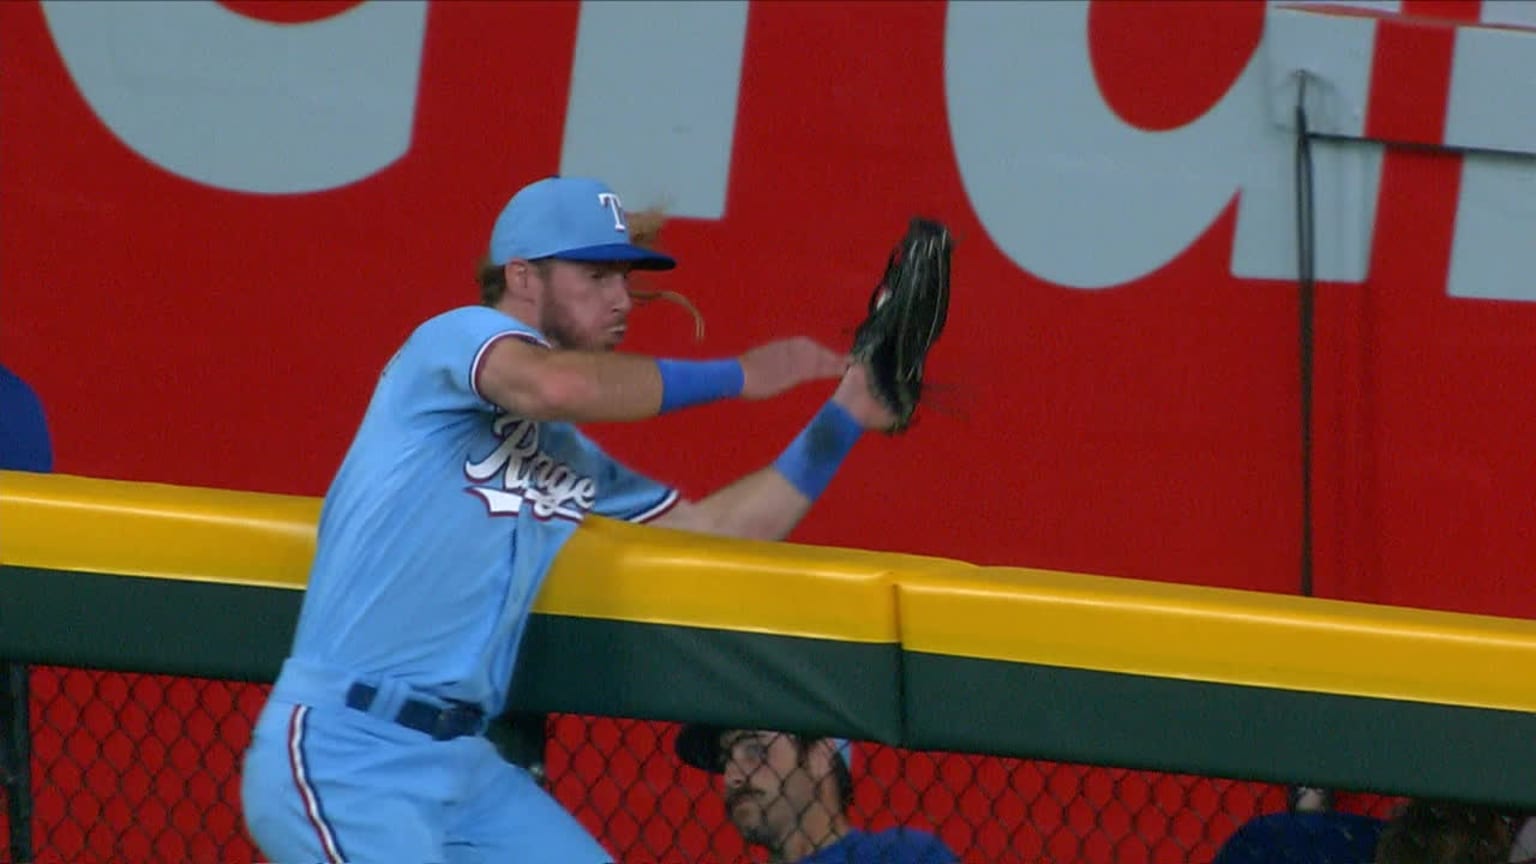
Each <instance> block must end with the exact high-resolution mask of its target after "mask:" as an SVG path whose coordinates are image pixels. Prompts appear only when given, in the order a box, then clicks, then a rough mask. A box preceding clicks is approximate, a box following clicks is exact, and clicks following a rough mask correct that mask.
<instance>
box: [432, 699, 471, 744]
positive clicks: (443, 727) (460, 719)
mask: <svg viewBox="0 0 1536 864" xmlns="http://www.w3.org/2000/svg"><path fill="white" fill-rule="evenodd" d="M480 718H481V712H480V709H479V708H477V707H475V706H472V705H456V704H450V705H448V707H446V708H441V709H439V710H438V711H437V713H436V714H434V715H433V716H432V737H433V738H435V739H437V740H438V741H449V740H452V739H454V738H458V737H460V736H463V735H471V734H474V733H475V732H476V731H478V727H479V725H480Z"/></svg>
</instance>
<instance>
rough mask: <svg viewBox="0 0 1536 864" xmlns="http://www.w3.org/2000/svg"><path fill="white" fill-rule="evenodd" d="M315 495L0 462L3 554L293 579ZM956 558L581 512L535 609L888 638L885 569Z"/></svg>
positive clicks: (304, 566)
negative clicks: (678, 527) (772, 539)
mask: <svg viewBox="0 0 1536 864" xmlns="http://www.w3.org/2000/svg"><path fill="white" fill-rule="evenodd" d="M319 513H320V502H319V500H318V499H314V498H307V497H300V496H288V495H270V494H259V493H252V492H235V491H227V490H219V489H203V488H194V487H181V486H168V485H161V484H154V483H134V482H125V481H113V480H99V479H91V478H85V477H74V476H68V475H59V474H28V473H23V472H10V471H0V564H7V565H12V566H21V567H34V568H39V569H48V570H71V571H79V572H93V573H112V574H121V575H127V576H144V577H154V578H161V579H187V580H196V581H206V582H222V583H235V584H243V585H255V586H262V587H272V588H288V589H302V588H303V587H304V584H305V580H306V579H307V576H308V570H309V563H310V559H311V558H312V557H313V555H314V538H315V525H316V521H317V519H318V518H319ZM935 568H942V569H957V568H966V565H963V564H958V563H953V562H945V561H938V560H936V559H926V558H918V557H914V556H903V555H882V554H878V553H872V552H861V551H856V550H846V549H833V548H823V547H813V546H803V545H795V544H789V543H761V542H748V541H741V540H725V539H720V538H714V537H707V536H703V535H699V534H692V533H687V532H682V531H668V530H663V529H659V528H654V527H640V526H636V525H630V524H627V523H623V522H616V521H612V520H607V519H600V518H596V517H593V518H589V519H588V520H586V522H584V523H583V525H582V526H581V528H579V529H578V530H577V531H576V533H575V535H574V536H573V537H572V538H571V540H570V541H569V542H568V543H567V544H566V546H565V548H564V550H562V552H561V555H560V557H559V559H558V561H557V563H556V565H555V567H554V568H553V569H552V570H551V572H550V575H549V577H548V579H547V580H546V582H545V585H544V588H543V590H542V591H541V592H540V595H539V598H538V602H537V603H536V604H535V609H536V610H537V611H539V612H543V613H547V614H556V615H572V616H579V617H591V618H606V619H613V620H624V621H638V622H646V623H664V624H676V625H683V626H697V627H713V628H727V629H733V630H748V631H758V632H765V633H778V634H782V635H793V636H806V637H813V638H824V639H841V640H846V641H853V642H885V643H891V644H894V643H895V642H896V641H897V637H898V633H897V628H896V603H895V590H894V587H893V585H892V581H891V578H892V577H891V574H892V572H895V571H900V572H909V571H914V570H916V571H918V572H921V571H923V570H925V569H927V570H932V569H935Z"/></svg>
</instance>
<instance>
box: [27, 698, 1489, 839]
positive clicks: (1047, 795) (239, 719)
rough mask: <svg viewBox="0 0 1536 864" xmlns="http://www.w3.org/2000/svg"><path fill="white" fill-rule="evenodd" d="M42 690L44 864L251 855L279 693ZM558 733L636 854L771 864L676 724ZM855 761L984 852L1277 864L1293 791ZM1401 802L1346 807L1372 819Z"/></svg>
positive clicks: (35, 720) (922, 758) (935, 759)
mask: <svg viewBox="0 0 1536 864" xmlns="http://www.w3.org/2000/svg"><path fill="white" fill-rule="evenodd" d="M30 690H31V693H30V701H29V712H28V713H29V715H30V727H31V728H30V732H31V737H32V753H31V764H30V770H31V788H32V791H33V796H34V799H35V800H34V811H33V814H32V819H31V826H32V836H33V845H34V849H35V860H36V861H37V862H40V864H56V862H70V864H88V862H208V864H213V862H218V864H233V862H248V861H255V860H257V852H256V850H255V848H254V847H253V845H252V843H251V841H250V839H249V838H248V837H247V836H246V834H245V831H244V828H243V826H242V823H241V820H240V812H239V767H240V756H241V754H242V752H243V750H244V748H245V746H246V743H247V741H248V740H249V737H250V731H251V726H252V724H253V722H254V720H255V718H256V715H257V713H258V712H259V711H260V710H261V706H262V704H263V702H264V700H265V698H266V693H267V688H266V687H264V686H258V685H251V684H242V683H233V682H226V681H213V680H204V679H193V678H179V677H169V676H163V675H147V674H125V673H112V672H99V671H90V670H81V669H71V668H61V667H35V668H33V669H32V670H31V671H30ZM545 733H546V735H547V746H546V748H545V760H546V761H545V764H544V772H545V777H546V781H547V784H548V786H549V788H550V789H551V790H552V792H553V794H554V795H555V796H556V797H557V798H558V799H559V800H560V801H561V802H562V803H563V804H564V805H565V806H566V807H567V808H568V809H570V810H571V812H573V813H575V814H576V816H577V818H578V819H580V821H581V822H582V823H583V824H584V825H585V826H586V827H587V828H588V829H589V830H591V831H592V832H593V833H594V834H596V835H597V836H598V837H599V838H600V839H601V840H602V841H603V842H604V843H605V845H606V846H607V847H608V848H609V849H611V850H612V851H613V852H614V853H615V854H616V855H617V856H618V860H619V861H620V862H623V864H674V862H677V864H685V862H686V864H693V862H700V864H703V862H711V864H714V862H718V864H727V862H729V864H737V862H757V861H765V860H767V857H766V853H765V852H764V850H763V849H762V848H760V847H756V846H752V847H749V846H748V845H747V844H746V843H745V842H744V841H743V839H742V835H741V833H740V831H738V830H737V828H736V827H735V826H734V825H733V824H732V822H731V818H730V815H729V814H728V813H727V807H726V798H725V795H724V789H725V786H724V784H723V780H722V777H720V776H718V775H714V774H710V773H707V772H705V771H701V770H698V769H695V768H693V767H689V766H687V765H684V764H682V763H681V762H680V761H679V759H678V757H677V756H676V754H675V752H674V740H675V737H676V736H677V734H678V727H677V725H676V724H671V723H657V722H647V721H635V720H616V719H612V718H596V717H580V716H571V715H557V716H553V717H550V718H548V719H547V721H546V725H545ZM850 755H851V764H850V766H849V767H850V768H851V771H850V775H849V776H850V778H851V781H852V790H851V791H852V800H851V804H850V806H849V808H848V817H849V822H850V823H851V824H852V825H854V826H856V827H859V828H864V829H868V830H872V831H873V830H879V829H884V828H888V827H891V826H897V825H903V826H911V827H913V828H917V829H922V830H925V831H929V832H932V833H933V834H934V835H935V836H937V837H938V838H939V839H941V840H942V841H943V842H944V843H945V844H946V845H948V847H949V848H950V849H952V850H954V852H955V853H956V854H957V855H958V857H959V859H960V860H961V861H964V862H976V864H1009V862H1031V864H1034V862H1063V864H1068V862H1069V864H1111V862H1113V864H1141V862H1146V864H1176V862H1177V864H1189V862H1211V861H1213V860H1216V859H1217V857H1218V854H1221V855H1222V856H1223V858H1222V860H1223V861H1224V862H1232V864H1235V862H1237V861H1257V860H1277V859H1260V858H1252V857H1246V858H1245V857H1238V855H1237V850H1236V846H1237V845H1238V843H1237V841H1233V840H1232V838H1233V835H1234V832H1237V831H1238V829H1239V828H1240V827H1243V826H1245V825H1246V826H1247V827H1246V828H1244V831H1245V832H1246V834H1245V836H1248V835H1253V834H1254V832H1255V831H1256V830H1259V829H1262V828H1263V827H1264V825H1263V820H1262V819H1260V820H1258V821H1253V820H1255V817H1261V816H1263V815H1264V814H1276V813H1281V814H1283V813H1284V812H1285V811H1286V810H1287V808H1288V797H1289V790H1287V789H1286V788H1284V787H1280V786H1275V785H1272V784H1264V783H1252V782H1241V781H1232V780H1222V779H1214V778H1209V777H1201V776H1194V775H1181V774H1166V773H1154V772H1144V771H1131V770H1118V769H1105V768H1095V767H1087V766H1082V765H1073V764H1064V763H1056V762H1043V761H1033V760H1020V759H1004V758H994V757H983V756H975V755H965V754H941V753H929V752H914V751H906V750H900V749H896V748H891V747H886V746H882V745H876V744H869V743H864V742H856V743H854V744H853V745H852V749H851V754H850ZM1400 803H1401V802H1400V801H1399V800H1398V799H1392V798H1383V797H1379V796H1371V795H1339V796H1336V801H1335V804H1336V806H1337V808H1338V809H1339V810H1340V811H1348V812H1352V813H1357V814H1365V815H1367V816H1372V817H1386V816H1388V815H1389V814H1390V813H1391V812H1393V810H1394V808H1395V807H1396V806H1397V805H1398V804H1400ZM9 827H10V826H9V825H0V838H3V839H5V840H6V841H7V842H6V843H5V844H4V845H3V846H0V848H5V849H9V846H10V844H9V842H8V841H9V838H10V831H9ZM1242 839H1243V838H1242V837H1239V838H1238V840H1242ZM1248 839H1250V840H1251V839H1253V838H1252V837H1251V836H1248ZM1229 841H1232V842H1231V846H1232V847H1233V848H1230V849H1228V850H1226V851H1225V852H1223V844H1228V843H1229ZM1299 860H1300V861H1306V860H1321V859H1299ZM1425 860H1431V859H1425ZM1468 860H1471V859H1468ZM1479 860H1481V859H1479Z"/></svg>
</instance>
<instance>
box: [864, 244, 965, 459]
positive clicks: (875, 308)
mask: <svg viewBox="0 0 1536 864" xmlns="http://www.w3.org/2000/svg"><path fill="white" fill-rule="evenodd" d="M951 245H952V240H951V238H950V234H949V229H948V228H946V227H944V225H942V224H940V223H939V222H935V221H933V220H931V219H922V218H914V219H912V221H911V223H910V224H909V225H908V226H907V233H906V235H905V236H904V237H902V238H901V241H900V242H898V243H897V244H896V248H895V249H893V250H892V251H891V256H890V258H889V259H888V260H887V261H886V265H885V275H884V276H883V277H882V278H881V279H880V284H879V285H877V286H875V292H874V294H873V295H871V297H870V298H869V313H868V315H867V316H866V317H865V318H864V322H863V323H862V324H860V325H859V329H858V330H857V331H855V332H854V336H853V352H852V353H853V357H854V359H855V360H858V361H859V362H861V363H863V364H864V365H865V367H866V368H867V369H868V370H869V385H870V388H871V389H872V390H873V391H874V393H875V396H876V397H878V398H879V399H880V401H881V402H882V403H884V405H885V407H886V408H887V409H889V410H890V412H891V413H892V414H893V415H895V417H896V422H895V423H894V424H892V425H891V427H890V428H889V429H887V430H886V431H887V432H890V433H896V432H900V431H902V430H903V429H906V428H907V426H908V425H910V424H911V422H912V415H913V414H914V413H916V411H917V404H918V402H919V401H920V400H921V399H922V395H923V361H924V360H925V359H927V357H928V350H929V349H930V348H932V347H933V343H934V342H936V341H938V338H939V334H940V333H943V332H944V320H945V317H946V316H947V315H948V313H949V255H950V247H951Z"/></svg>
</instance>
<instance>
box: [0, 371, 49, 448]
mask: <svg viewBox="0 0 1536 864" xmlns="http://www.w3.org/2000/svg"><path fill="white" fill-rule="evenodd" d="M0 469H4V470H7V471H42V472H47V471H52V470H53V447H52V446H51V444H50V443H49V439H48V420H47V418H46V417H45V415H44V414H43V403H42V400H40V399H38V398H37V393H36V392H34V391H33V390H32V387H31V386H30V385H28V384H27V382H26V381H23V380H22V379H21V378H20V377H19V376H17V375H16V374H15V373H13V372H12V371H11V370H9V369H7V368H5V366H3V365H0Z"/></svg>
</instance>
